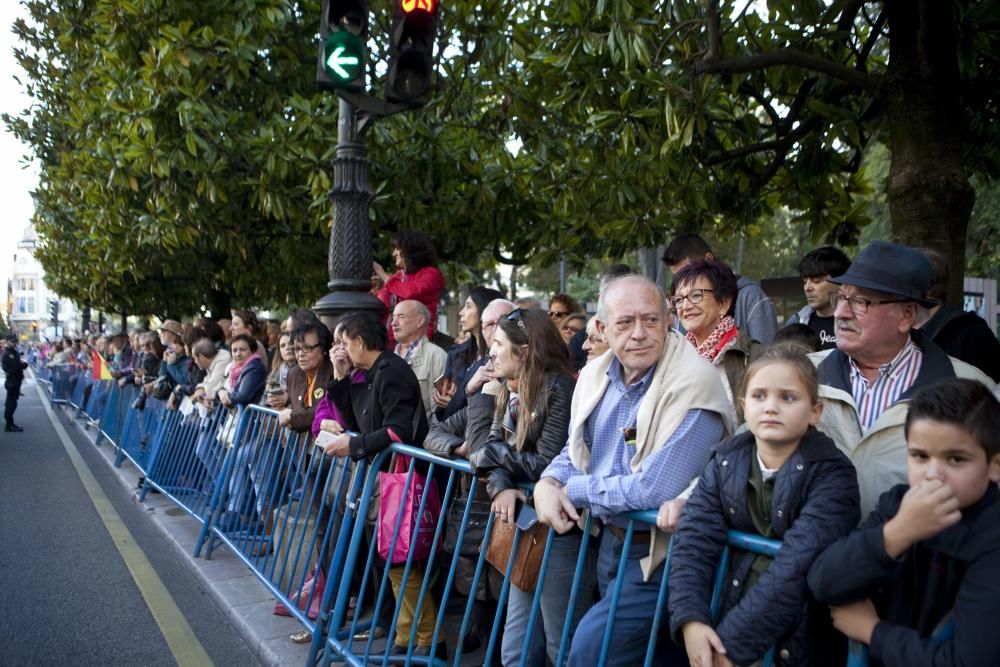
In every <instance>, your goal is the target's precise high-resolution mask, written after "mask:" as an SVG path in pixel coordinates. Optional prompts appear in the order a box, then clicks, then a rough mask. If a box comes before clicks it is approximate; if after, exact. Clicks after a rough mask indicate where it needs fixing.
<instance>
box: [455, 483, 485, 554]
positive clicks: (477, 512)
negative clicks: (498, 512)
mask: <svg viewBox="0 0 1000 667" xmlns="http://www.w3.org/2000/svg"><path fill="white" fill-rule="evenodd" d="M468 503H469V494H468V493H467V492H465V493H461V494H459V495H458V497H456V498H455V500H454V501H453V502H452V504H451V509H450V510H449V511H448V526H447V528H446V529H445V533H444V550H445V551H447V552H448V553H452V554H453V553H456V550H457V552H458V554H459V555H462V556H478V555H479V549H480V547H482V545H483V538H484V537H486V523H487V522H488V521H489V518H490V507H491V506H492V502H491V501H490V498H489V496H488V495H487V494H486V488H485V485H483V484H480V485H478V486H477V487H476V494H475V496H474V497H473V498H472V506H471V507H470V508H469V520H468V524H467V525H466V527H465V534H464V535H463V536H462V544H461V545H459V544H458V533H459V531H460V530H461V529H462V517H463V516H464V515H465V506H466V505H467V504H468Z"/></svg>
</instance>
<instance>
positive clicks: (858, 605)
mask: <svg viewBox="0 0 1000 667" xmlns="http://www.w3.org/2000/svg"><path fill="white" fill-rule="evenodd" d="M830 617H831V618H832V619H833V627H835V628H837V629H838V630H840V631H841V632H843V633H844V634H845V635H847V637H848V638H850V639H853V640H854V641H858V642H861V643H862V644H871V643H872V633H873V632H875V626H876V625H878V622H879V620H881V619H879V617H878V612H877V611H876V610H875V605H873V604H872V601H871V600H862V601H861V602H854V603H852V604H845V605H842V606H840V607H830Z"/></svg>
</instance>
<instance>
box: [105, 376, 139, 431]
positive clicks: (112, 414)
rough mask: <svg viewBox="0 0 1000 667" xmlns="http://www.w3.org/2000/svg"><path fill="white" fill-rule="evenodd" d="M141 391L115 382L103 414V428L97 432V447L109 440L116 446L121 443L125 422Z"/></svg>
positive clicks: (130, 385)
mask: <svg viewBox="0 0 1000 667" xmlns="http://www.w3.org/2000/svg"><path fill="white" fill-rule="evenodd" d="M139 391H140V390H139V388H138V387H136V386H135V385H134V384H128V385H125V386H124V387H121V386H119V384H118V382H117V381H114V382H113V384H112V387H111V393H110V394H109V395H108V399H107V402H106V403H105V406H104V412H103V413H102V414H101V419H100V424H101V427H100V430H98V432H97V438H96V439H95V441H94V444H95V445H97V446H98V447H100V445H101V441H102V440H103V439H107V440H108V441H110V442H111V444H113V445H115V446H117V445H118V443H119V442H120V441H121V437H122V429H123V428H124V427H125V421H126V419H127V417H128V415H129V413H130V412H131V411H132V405H133V404H134V403H135V399H136V398H138V396H139Z"/></svg>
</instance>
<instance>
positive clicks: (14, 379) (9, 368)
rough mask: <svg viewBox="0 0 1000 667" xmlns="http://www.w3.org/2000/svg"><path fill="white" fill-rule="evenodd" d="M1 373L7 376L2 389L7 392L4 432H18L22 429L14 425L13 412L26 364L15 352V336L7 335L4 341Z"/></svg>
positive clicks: (0, 363) (19, 395)
mask: <svg viewBox="0 0 1000 667" xmlns="http://www.w3.org/2000/svg"><path fill="white" fill-rule="evenodd" d="M0 365H2V366H3V372H4V373H6V374H7V379H6V380H5V381H4V383H3V386H4V389H6V390H7V402H6V404H5V405H4V410H3V417H4V419H5V420H6V421H7V426H6V427H5V428H4V430H5V431H12V432H19V431H23V430H24V429H23V428H21V427H20V426H18V425H17V424H15V423H14V410H17V399H18V398H20V397H21V382H22V381H23V380H24V369H25V368H27V367H28V364H27V362H25V361H21V353H20V352H18V351H17V335H16V334H13V333H9V334H7V338H6V339H5V340H4V351H3V358H2V360H0Z"/></svg>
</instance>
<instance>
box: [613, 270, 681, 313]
mask: <svg viewBox="0 0 1000 667" xmlns="http://www.w3.org/2000/svg"><path fill="white" fill-rule="evenodd" d="M625 283H634V284H637V285H640V286H643V287H648V288H650V289H653V290H655V291H656V293H657V294H658V295H659V301H660V308H661V310H662V314H663V316H664V317H666V316H667V297H666V296H664V295H663V290H661V289H660V287H659V285H657V284H656V283H654V282H653V281H652V280H649V279H648V278H646V277H645V276H641V275H639V274H637V273H633V274H629V275H625V276H619V277H617V278H613V279H611V280H609V281H608V282H607V284H606V285H605V286H604V289H603V290H602V291H601V293H600V295H599V296H598V297H597V315H596V317H597V319H599V320H600V321H601V322H607V321H608V315H609V313H608V301H607V298H608V294H609V293H611V291H612V290H613V289H614V288H615V287H617V286H618V285H621V284H625Z"/></svg>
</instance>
